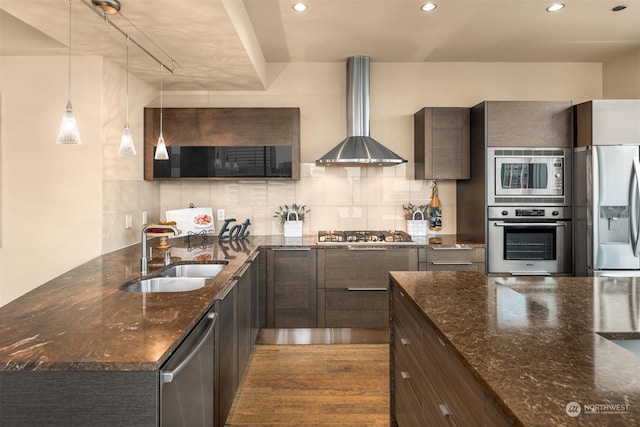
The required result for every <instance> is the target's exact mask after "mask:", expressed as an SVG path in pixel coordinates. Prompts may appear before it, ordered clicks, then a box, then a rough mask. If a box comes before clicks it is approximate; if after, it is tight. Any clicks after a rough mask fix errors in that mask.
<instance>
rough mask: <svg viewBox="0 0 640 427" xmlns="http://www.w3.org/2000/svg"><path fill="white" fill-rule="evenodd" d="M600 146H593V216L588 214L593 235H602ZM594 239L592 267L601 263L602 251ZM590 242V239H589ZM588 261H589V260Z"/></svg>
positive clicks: (592, 244)
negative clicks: (600, 221)
mask: <svg viewBox="0 0 640 427" xmlns="http://www.w3.org/2000/svg"><path fill="white" fill-rule="evenodd" d="M590 148H591V147H590ZM599 148H600V147H593V149H592V150H591V182H592V186H593V189H592V193H591V195H592V202H591V209H592V211H591V218H589V217H588V215H587V224H588V223H589V219H590V220H591V235H592V236H599V235H600V230H599V221H598V218H599V216H600V214H599V212H598V211H599V209H600V156H599V155H598V149H599ZM592 240H593V241H592V242H591V246H592V247H591V251H592V254H591V267H592V268H597V267H596V266H597V265H599V263H600V262H601V261H600V253H599V252H600V251H599V246H600V245H598V243H597V242H598V239H596V238H593V239H592ZM587 242H588V240H587ZM587 262H588V261H587Z"/></svg>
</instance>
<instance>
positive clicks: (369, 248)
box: [347, 246, 388, 251]
mask: <svg viewBox="0 0 640 427" xmlns="http://www.w3.org/2000/svg"><path fill="white" fill-rule="evenodd" d="M347 249H348V250H350V251H386V250H387V249H388V248H372V247H368V248H356V247H355V246H347Z"/></svg>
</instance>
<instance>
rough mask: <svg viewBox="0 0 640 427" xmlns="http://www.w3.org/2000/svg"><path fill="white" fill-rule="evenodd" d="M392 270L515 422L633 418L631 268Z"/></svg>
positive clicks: (637, 361) (637, 392)
mask: <svg viewBox="0 0 640 427" xmlns="http://www.w3.org/2000/svg"><path fill="white" fill-rule="evenodd" d="M391 277H392V279H393V281H394V286H395V283H397V284H399V285H400V286H401V287H402V288H403V289H404V290H405V291H406V293H407V294H408V295H409V296H410V297H411V299H412V300H413V302H414V303H415V304H416V305H417V306H418V307H419V309H420V311H421V312H422V313H424V315H425V318H426V319H427V321H428V322H429V323H430V324H432V325H433V326H434V327H435V328H436V329H437V330H438V331H439V333H440V334H441V335H442V337H443V340H444V341H445V342H448V343H449V344H450V346H451V347H452V349H453V350H454V353H456V354H457V355H458V356H459V357H460V359H461V361H462V362H463V363H464V364H465V365H466V366H467V367H468V368H469V369H470V371H471V372H472V373H473V375H474V376H475V377H476V378H477V379H478V380H479V381H480V383H482V384H484V386H485V387H486V389H487V391H488V393H489V395H490V396H492V397H493V399H494V400H495V402H496V403H497V404H498V406H500V407H502V408H503V409H504V410H505V413H507V414H508V415H510V416H512V418H513V419H514V420H515V421H516V424H519V423H521V424H523V425H527V426H551V425H580V426H586V425H589V426H591V425H593V426H608V425H612V426H613V425H617V426H637V425H640V356H638V355H637V354H634V353H633V352H631V351H629V350H627V349H625V348H623V347H621V346H619V345H617V344H616V343H614V342H612V341H610V340H609V339H607V338H621V339H640V318H639V317H640V301H639V298H640V296H639V295H640V278H618V279H607V278H584V277H583V278H577V277H553V278H551V277H547V278H544V277H523V278H511V277H510V278H499V277H490V278H488V277H486V276H484V275H482V274H479V273H474V272H392V273H391ZM605 337H606V338H605ZM571 402H577V403H579V404H580V405H581V410H582V412H581V414H580V415H579V416H577V417H575V418H573V417H569V416H568V415H567V412H566V407H567V405H568V404H569V403H571ZM607 404H611V405H617V406H615V407H612V406H609V407H605V406H598V405H607ZM611 410H613V411H614V412H618V413H616V414H611V413H606V412H607V411H611Z"/></svg>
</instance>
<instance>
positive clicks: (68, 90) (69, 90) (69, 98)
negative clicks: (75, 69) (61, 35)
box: [67, 0, 73, 100]
mask: <svg viewBox="0 0 640 427" xmlns="http://www.w3.org/2000/svg"><path fill="white" fill-rule="evenodd" d="M72 1H73V0H69V67H68V68H67V69H68V70H69V76H68V77H69V81H68V85H67V100H71V2H72Z"/></svg>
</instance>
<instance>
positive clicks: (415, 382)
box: [395, 344, 455, 427]
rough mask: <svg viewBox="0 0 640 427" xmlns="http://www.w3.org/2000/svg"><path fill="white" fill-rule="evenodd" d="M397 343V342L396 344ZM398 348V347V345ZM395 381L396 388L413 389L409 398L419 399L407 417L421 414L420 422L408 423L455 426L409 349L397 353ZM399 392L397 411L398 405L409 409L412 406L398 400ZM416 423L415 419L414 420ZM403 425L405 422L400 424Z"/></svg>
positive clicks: (413, 404)
mask: <svg viewBox="0 0 640 427" xmlns="http://www.w3.org/2000/svg"><path fill="white" fill-rule="evenodd" d="M396 345H397V344H396ZM396 348H397V347H396ZM395 367H396V369H395V373H396V377H395V381H396V390H398V389H400V388H405V389H406V388H407V386H408V388H409V389H410V390H411V393H410V396H409V399H411V398H413V397H415V398H416V399H417V401H418V403H417V406H416V403H414V402H413V401H412V403H411V409H412V410H413V411H414V413H413V414H411V416H409V415H408V414H407V415H406V418H411V419H414V417H416V416H419V417H420V421H419V423H418V424H408V425H420V426H425V427H431V426H445V427H446V426H454V425H455V424H454V423H453V422H454V420H453V418H452V417H451V416H448V415H447V414H446V411H443V400H442V399H441V398H440V397H439V396H438V393H437V392H436V391H435V390H434V388H433V385H432V384H431V383H430V382H429V381H428V380H427V378H426V377H425V375H424V371H423V370H422V368H421V366H420V363H419V362H417V361H416V360H415V359H414V358H413V357H412V355H411V353H410V352H408V351H404V352H403V351H399V352H397V353H396V354H395ZM397 396H398V394H397V393H396V411H397V410H398V407H400V408H401V409H403V410H405V411H407V410H409V409H410V408H408V407H407V408H403V404H402V402H398V400H397ZM413 422H414V423H415V421H413ZM399 425H400V426H403V425H404V424H399Z"/></svg>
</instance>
